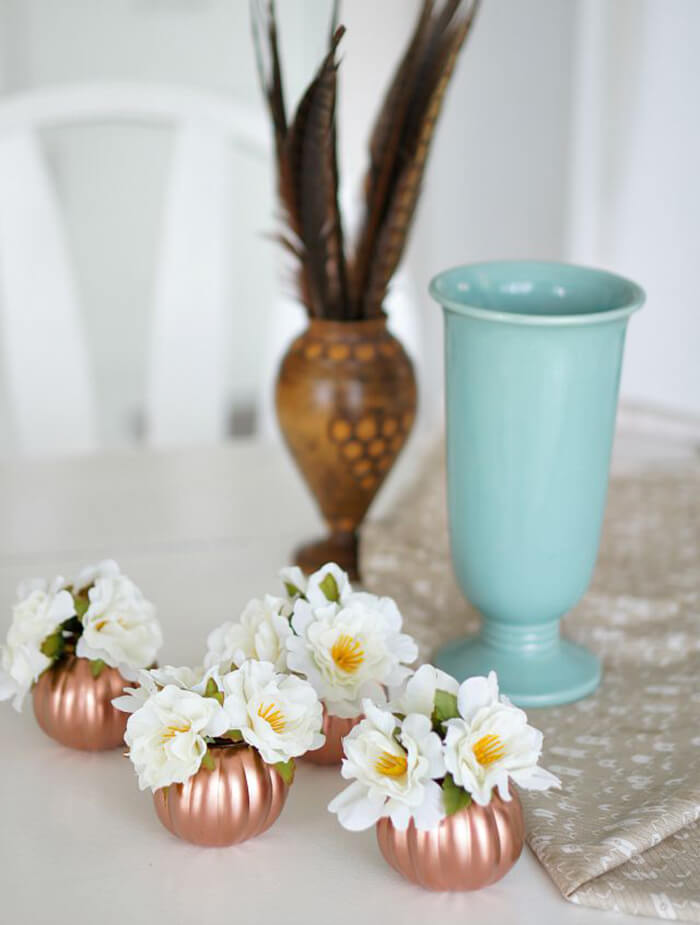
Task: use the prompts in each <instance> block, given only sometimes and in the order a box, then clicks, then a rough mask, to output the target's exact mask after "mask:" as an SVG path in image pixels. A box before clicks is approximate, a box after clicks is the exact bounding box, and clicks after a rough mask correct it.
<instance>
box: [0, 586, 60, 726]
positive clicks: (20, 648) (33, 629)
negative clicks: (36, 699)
mask: <svg viewBox="0 0 700 925" xmlns="http://www.w3.org/2000/svg"><path fill="white" fill-rule="evenodd" d="M63 583H64V582H63V579H62V578H57V579H56V580H55V581H54V582H52V584H51V585H50V586H47V584H46V583H43V584H41V585H40V584H39V583H37V582H32V583H31V584H24V585H20V588H19V589H18V590H19V598H20V599H19V600H18V602H17V603H16V604H15V606H14V607H13V609H12V625H11V626H10V629H9V631H8V633H7V639H6V641H5V644H4V645H3V646H2V647H1V648H0V700H9V699H10V698H12V705H13V706H14V708H15V710H17V711H19V710H21V709H22V703H23V701H24V698H25V696H26V695H27V693H28V692H29V690H30V689H31V687H32V685H33V684H34V683H35V682H36V681H37V680H38V678H39V675H40V674H41V673H42V672H43V671H45V670H46V669H47V668H48V667H49V666H50V664H51V659H50V658H49V657H48V656H47V655H45V654H44V653H43V652H42V651H41V647H42V644H43V642H44V640H45V639H46V638H47V637H48V636H51V635H53V634H54V633H55V632H56V631H57V630H58V628H59V626H60V625H61V624H62V623H63V622H65V621H66V620H69V619H70V618H71V617H72V616H74V615H75V606H74V604H73V598H72V597H71V595H70V594H69V592H68V591H66V590H64V589H63Z"/></svg>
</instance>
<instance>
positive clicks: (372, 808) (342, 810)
mask: <svg viewBox="0 0 700 925" xmlns="http://www.w3.org/2000/svg"><path fill="white" fill-rule="evenodd" d="M384 803H385V800H384V798H383V797H381V796H378V795H370V794H369V793H368V792H367V790H366V788H365V787H363V786H362V784H361V783H360V782H359V781H355V783H353V784H350V786H349V787H346V788H345V790H343V791H341V793H339V794H338V796H337V797H335V798H334V799H333V800H331V802H330V803H329V804H328V809H329V811H330V812H332V813H336V814H337V816H338V822H340V824H341V825H342V826H343V828H345V829H348V830H349V831H350V832H360V831H362V830H363V829H369V828H371V827H372V826H373V825H375V824H376V823H377V822H378V821H379V820H380V819H381V817H382V811H383V809H384Z"/></svg>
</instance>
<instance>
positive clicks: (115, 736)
mask: <svg viewBox="0 0 700 925" xmlns="http://www.w3.org/2000/svg"><path fill="white" fill-rule="evenodd" d="M128 685H129V682H128V681H125V680H124V678H123V677H122V676H121V674H120V673H119V672H118V671H117V669H116V668H110V667H109V666H108V665H105V666H104V668H103V669H102V671H101V672H100V674H99V675H98V677H96V678H94V677H93V675H92V671H91V668H90V662H89V660H88V659H86V658H78V657H77V656H75V655H68V656H66V657H65V658H62V659H60V660H59V661H58V662H56V663H55V664H54V665H52V666H51V668H47V670H46V671H45V672H44V673H43V674H42V675H40V677H39V680H38V681H37V682H36V684H35V685H34V691H33V701H34V714H35V716H36V719H37V722H38V723H39V725H40V726H41V728H42V729H43V730H44V732H45V733H46V734H47V735H49V736H51V738H52V739H55V740H56V741H57V742H60V743H61V745H67V746H68V747H69V748H80V749H83V750H84V751H101V750H103V749H107V748H117V747H118V746H119V745H122V744H123V742H124V731H125V729H126V721H127V719H128V715H127V714H126V713H122V712H121V711H120V710H117V709H116V708H115V707H113V706H112V699H113V698H114V697H119V696H120V695H121V694H122V693H123V692H124V687H126V686H128Z"/></svg>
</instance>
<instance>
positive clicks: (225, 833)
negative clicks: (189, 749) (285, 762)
mask: <svg viewBox="0 0 700 925" xmlns="http://www.w3.org/2000/svg"><path fill="white" fill-rule="evenodd" d="M209 754H210V755H211V757H212V759H213V762H214V768H213V770H208V769H207V768H204V767H202V768H200V769H199V771H197V773H196V774H194V775H193V776H192V777H190V778H189V780H187V781H185V783H184V784H171V785H170V786H169V787H163V788H162V789H161V790H156V791H155V793H154V794H153V802H154V804H155V808H156V813H157V814H158V818H159V819H160V821H161V822H162V823H163V825H164V826H165V827H166V829H168V830H169V831H170V832H172V834H173V835H177V837H178V838H182V839H184V840H185V841H189V842H193V843H194V844H195V845H209V846H218V847H223V846H226V845H235V844H238V842H242V841H246V839H248V838H254V837H255V836H256V835H261V834H262V833H263V832H265V831H266V830H267V829H269V828H270V826H271V825H272V823H273V822H274V821H275V820H276V819H277V818H278V816H279V814H280V813H281V812H282V809H283V808H284V804H285V802H286V800H287V794H288V792H289V787H288V785H287V784H285V782H284V781H283V780H282V777H281V776H280V775H279V773H278V772H277V771H276V770H275V768H274V767H272V766H271V765H269V764H266V763H265V762H264V761H263V760H262V758H261V757H260V755H259V753H258V752H257V751H256V750H255V749H253V748H249V747H248V746H245V745H231V746H221V747H218V746H214V747H210V749H209Z"/></svg>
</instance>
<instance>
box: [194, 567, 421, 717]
mask: <svg viewBox="0 0 700 925" xmlns="http://www.w3.org/2000/svg"><path fill="white" fill-rule="evenodd" d="M280 577H281V579H282V582H283V585H284V589H285V596H284V597H274V596H272V595H266V596H265V597H264V598H263V599H262V600H258V599H254V600H252V601H250V603H249V604H248V605H247V606H246V607H245V609H244V610H243V613H242V614H241V616H240V619H239V620H238V621H236V622H228V623H224V624H222V625H221V626H219V627H218V628H217V629H215V630H214V631H213V632H212V633H210V635H209V637H208V640H207V653H206V656H205V660H204V664H205V667H207V668H211V667H214V666H219V668H220V669H222V668H228V667H231V666H238V667H240V666H241V665H243V664H244V663H245V662H246V660H247V659H250V658H258V659H266V660H267V661H269V662H271V663H273V664H274V665H275V667H276V669H277V670H278V671H288V672H293V673H295V674H297V675H299V676H300V677H303V678H305V679H306V680H308V682H309V683H310V684H311V685H312V687H313V689H314V690H315V691H316V693H317V695H318V697H319V698H320V700H321V702H322V703H323V707H324V709H325V710H326V712H327V713H328V714H329V715H330V716H337V717H343V718H348V719H349V718H355V717H358V716H360V715H361V714H362V712H363V702H364V701H365V700H370V701H371V702H373V703H377V704H382V703H386V701H387V690H388V689H389V688H394V687H397V686H399V685H400V684H401V683H402V682H403V681H404V680H405V679H406V678H407V677H408V676H409V675H410V673H411V669H410V667H409V666H410V664H411V663H412V662H414V661H415V660H416V658H417V657H418V647H417V645H416V643H415V641H414V640H413V639H412V638H411V637H410V636H409V635H407V634H406V633H403V632H401V629H402V623H403V620H402V617H401V613H400V611H399V609H398V607H397V606H396V603H395V602H394V601H393V600H392V599H391V598H390V597H379V596H377V595H375V594H369V593H367V592H364V591H355V590H353V588H352V585H351V584H350V581H349V578H348V575H347V574H346V573H345V572H344V571H343V570H342V569H341V568H340V567H339V566H338V565H337V564H336V563H334V562H330V563H327V564H326V565H324V566H322V567H321V568H320V569H319V570H318V571H317V572H314V574H312V575H311V576H310V577H308V578H307V577H306V576H305V575H304V574H303V572H302V571H301V569H299V568H297V567H288V568H284V569H282V571H281V573H280Z"/></svg>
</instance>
